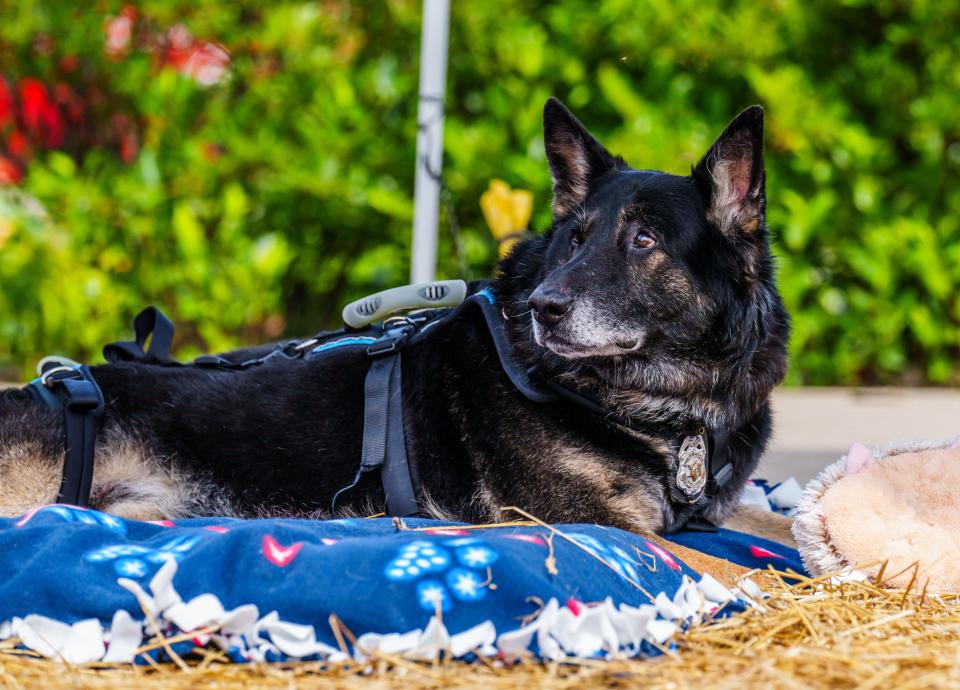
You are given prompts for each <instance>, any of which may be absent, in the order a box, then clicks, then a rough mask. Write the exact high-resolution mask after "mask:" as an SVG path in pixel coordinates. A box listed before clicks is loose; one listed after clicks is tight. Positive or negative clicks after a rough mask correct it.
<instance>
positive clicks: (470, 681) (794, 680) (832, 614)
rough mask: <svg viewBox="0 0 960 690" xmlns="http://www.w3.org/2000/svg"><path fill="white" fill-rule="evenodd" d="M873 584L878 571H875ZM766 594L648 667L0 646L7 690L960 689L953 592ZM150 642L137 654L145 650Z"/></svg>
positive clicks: (783, 582)
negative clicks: (102, 660) (48, 655)
mask: <svg viewBox="0 0 960 690" xmlns="http://www.w3.org/2000/svg"><path fill="white" fill-rule="evenodd" d="M881 577H882V575H881ZM759 578H760V579H761V581H762V584H763V588H764V590H765V591H766V592H768V593H769V594H770V595H771V596H770V598H769V599H767V600H765V602H764V605H765V608H764V610H751V611H747V612H745V613H741V614H736V615H733V616H730V617H727V618H721V619H717V620H712V621H709V622H707V623H705V624H702V625H699V626H695V627H693V628H691V629H690V630H687V631H686V632H684V633H681V634H679V635H678V636H677V637H676V638H675V640H674V641H675V643H676V645H677V647H676V650H677V652H678V653H677V654H670V655H665V656H663V657H660V658H658V659H654V660H646V661H642V660H633V661H628V660H621V661H609V662H607V661H580V662H574V663H564V664H542V663H538V662H536V661H533V660H529V659H528V660H525V661H524V662H523V663H513V662H509V661H508V660H503V659H494V660H489V659H487V660H481V661H479V662H476V663H474V664H465V663H461V662H456V661H446V660H444V661H436V662H434V663H423V662H411V661H407V660H404V659H400V658H393V657H377V658H375V659H374V660H373V661H371V662H369V663H367V664H364V665H357V664H353V665H344V666H333V667H328V666H323V665H321V664H318V663H299V664H286V665H284V664H260V665H239V664H230V663H225V662H224V659H223V656H222V654H220V653H217V652H210V651H206V652H202V653H201V655H200V656H199V658H198V659H193V660H191V661H190V662H189V664H188V667H187V668H186V669H182V668H179V667H178V666H176V665H174V664H165V665H162V666H160V665H152V666H146V667H133V668H132V667H130V666H117V667H111V666H109V665H104V664H95V665H91V666H87V667H71V666H67V665H64V664H62V663H60V662H55V661H47V660H42V659H37V658H36V657H34V656H33V655H31V654H29V653H24V652H22V651H17V650H15V649H14V645H13V643H12V642H8V643H5V644H4V646H3V647H0V687H4V688H45V689H49V690H58V689H59V688H103V689H104V690H107V689H113V688H124V687H130V688H137V689H138V690H150V689H151V688H157V689H162V690H177V689H180V688H183V689H184V690H186V689H187V688H189V689H191V690H192V689H194V688H218V689H224V690H227V689H231V688H254V687H255V688H308V687H323V688H345V689H358V690H359V689H361V688H363V689H374V688H387V687H390V688H396V687H399V688H406V689H408V690H425V689H427V688H448V687H452V688H471V687H479V686H482V687H483V688H484V689H485V690H497V689H499V688H515V687H524V688H527V687H529V688H533V687H541V688H548V689H551V690H554V689H555V690H560V689H562V688H571V689H573V688H578V689H579V688H583V687H591V686H593V687H625V688H626V687H643V688H686V687H690V688H694V687H695V688H698V689H699V688H734V689H736V690H744V688H774V689H779V688H785V689H786V688H790V689H795V688H858V689H860V690H867V689H869V688H892V687H896V688H904V689H913V688H960V595H950V596H944V595H938V596H932V595H929V594H928V593H926V592H924V591H923V590H922V589H920V588H919V587H916V586H915V585H914V586H912V587H911V588H909V589H907V590H888V589H884V588H882V587H879V586H876V585H874V584H871V583H868V582H846V583H843V584H832V583H831V581H830V578H828V577H821V578H817V579H806V578H801V579H800V580H799V581H797V580H796V576H794V575H792V574H787V573H779V572H776V571H773V570H770V571H766V572H764V573H762V574H760V575H759ZM155 646H156V642H154V643H153V644H149V645H147V646H146V647H145V649H146V648H147V647H150V648H153V647H155Z"/></svg>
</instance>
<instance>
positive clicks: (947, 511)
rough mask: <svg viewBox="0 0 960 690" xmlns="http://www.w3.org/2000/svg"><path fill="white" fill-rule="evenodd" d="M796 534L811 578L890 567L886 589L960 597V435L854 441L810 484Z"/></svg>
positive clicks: (885, 575) (800, 506) (802, 501)
mask: <svg viewBox="0 0 960 690" xmlns="http://www.w3.org/2000/svg"><path fill="white" fill-rule="evenodd" d="M793 534H794V537H795V538H796V541H797V547H798V549H799V550H800V556H801V557H802V558H803V563H804V565H805V566H806V567H807V570H808V571H809V572H810V574H811V575H821V574H823V573H830V572H835V571H842V570H846V569H850V568H854V569H857V570H860V571H862V572H864V573H866V574H867V575H869V576H871V577H873V576H876V575H877V574H878V572H879V569H880V567H881V565H880V564H881V563H883V562H886V566H885V567H884V571H883V584H884V585H886V586H890V587H906V586H907V585H908V584H909V583H910V581H911V580H912V579H913V578H914V575H915V574H916V583H917V587H918V588H922V587H924V586H927V588H928V591H930V592H960V437H957V438H956V439H954V440H953V441H952V442H951V441H946V442H931V441H913V442H907V443H900V444H892V445H889V446H887V447H885V448H881V449H875V450H873V451H871V450H870V449H868V448H867V447H866V446H864V445H863V444H861V443H854V444H853V445H852V446H850V450H849V451H848V452H847V454H846V455H844V456H843V457H842V458H840V459H839V460H838V461H837V462H835V463H833V464H832V465H830V466H829V467H827V468H826V469H825V470H823V472H821V473H820V475H819V476H818V477H817V478H816V479H814V480H813V481H812V482H810V483H809V484H808V485H807V487H806V489H805V490H804V493H803V497H802V498H801V499H800V502H799V503H798V504H797V513H796V517H795V519H794V523H793ZM915 571H916V572H915Z"/></svg>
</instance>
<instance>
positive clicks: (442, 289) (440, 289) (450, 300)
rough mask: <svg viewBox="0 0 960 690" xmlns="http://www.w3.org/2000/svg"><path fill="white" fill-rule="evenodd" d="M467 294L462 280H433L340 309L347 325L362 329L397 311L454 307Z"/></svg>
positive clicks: (400, 288) (387, 291)
mask: <svg viewBox="0 0 960 690" xmlns="http://www.w3.org/2000/svg"><path fill="white" fill-rule="evenodd" d="M466 296H467V284H466V283H465V282H464V281H462V280H434V281H432V282H430V283H417V284H415V285H404V286H402V287H395V288H390V289H389V290H382V291H380V292H375V293H373V294H372V295H367V296H366V297H363V298H361V299H358V300H356V301H355V302H351V303H350V304H348V305H347V306H345V307H344V308H343V322H344V323H345V324H347V325H348V326H350V327H351V328H363V327H364V326H368V325H370V324H371V323H373V322H374V321H382V320H383V319H384V317H386V316H389V315H390V314H393V313H394V312H398V311H409V310H411V309H430V308H433V307H455V306H457V305H458V304H460V303H461V302H462V301H463V300H464V298H465V297H466Z"/></svg>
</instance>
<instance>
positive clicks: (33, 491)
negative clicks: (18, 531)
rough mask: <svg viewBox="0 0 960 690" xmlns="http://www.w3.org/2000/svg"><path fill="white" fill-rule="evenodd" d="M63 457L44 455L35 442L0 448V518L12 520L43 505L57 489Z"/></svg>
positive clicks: (52, 500) (50, 500)
mask: <svg viewBox="0 0 960 690" xmlns="http://www.w3.org/2000/svg"><path fill="white" fill-rule="evenodd" d="M62 465H63V454H62V453H61V454H60V455H59V456H58V457H54V456H51V455H49V454H44V452H43V449H42V448H41V446H40V444H39V443H37V442H26V443H16V444H13V445H10V446H6V447H4V448H0V516H2V517H16V516H18V515H23V514H24V513H26V512H27V511H29V510H32V509H34V508H38V507H40V506H42V505H46V504H47V503H53V502H54V501H55V500H56V498H57V492H58V491H59V490H60V476H61V469H60V468H61V466H62Z"/></svg>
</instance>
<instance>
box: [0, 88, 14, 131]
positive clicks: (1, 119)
mask: <svg viewBox="0 0 960 690" xmlns="http://www.w3.org/2000/svg"><path fill="white" fill-rule="evenodd" d="M7 122H13V94H12V93H10V87H8V86H7V80H6V79H4V78H3V77H0V126H3V125H5V124H6V123H7Z"/></svg>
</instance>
